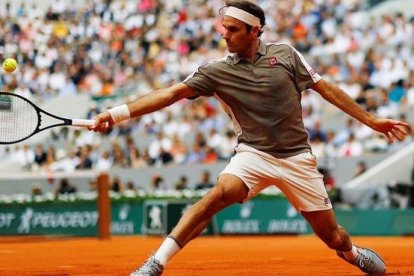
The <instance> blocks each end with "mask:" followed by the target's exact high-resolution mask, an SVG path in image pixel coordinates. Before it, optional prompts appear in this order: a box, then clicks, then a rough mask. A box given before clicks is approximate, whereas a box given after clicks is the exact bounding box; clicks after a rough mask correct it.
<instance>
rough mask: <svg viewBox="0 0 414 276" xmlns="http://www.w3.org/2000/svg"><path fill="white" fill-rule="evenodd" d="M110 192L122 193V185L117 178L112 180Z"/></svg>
mask: <svg viewBox="0 0 414 276" xmlns="http://www.w3.org/2000/svg"><path fill="white" fill-rule="evenodd" d="M110 190H111V191H112V192H114V193H122V192H123V191H124V185H123V183H122V180H121V179H120V178H119V177H114V178H113V179H112V182H111V187H110Z"/></svg>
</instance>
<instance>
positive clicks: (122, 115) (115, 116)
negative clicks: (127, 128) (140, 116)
mask: <svg viewBox="0 0 414 276" xmlns="http://www.w3.org/2000/svg"><path fill="white" fill-rule="evenodd" d="M107 111H108V112H109V114H110V115H111V118H112V120H113V121H114V122H115V124H116V123H119V122H122V121H125V120H128V119H130V118H131V113H129V108H128V106H127V105H126V104H123V105H119V106H116V107H114V108H111V109H108V110H107Z"/></svg>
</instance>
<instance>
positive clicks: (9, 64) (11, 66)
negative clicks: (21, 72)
mask: <svg viewBox="0 0 414 276" xmlns="http://www.w3.org/2000/svg"><path fill="white" fill-rule="evenodd" d="M16 68H17V61H16V60H15V59H14V58H7V59H6V60H5V61H4V62H3V69H4V71H6V72H8V73H12V72H13V71H14V70H16Z"/></svg>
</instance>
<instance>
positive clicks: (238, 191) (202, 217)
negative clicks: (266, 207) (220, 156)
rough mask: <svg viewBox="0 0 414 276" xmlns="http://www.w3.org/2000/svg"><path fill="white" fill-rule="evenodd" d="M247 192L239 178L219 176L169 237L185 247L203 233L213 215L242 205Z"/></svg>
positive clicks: (228, 175)
mask: <svg viewBox="0 0 414 276" xmlns="http://www.w3.org/2000/svg"><path fill="white" fill-rule="evenodd" d="M248 192H249V189H248V188H247V186H246V185H245V184H244V182H243V181H242V180H241V179H240V178H238V177H236V176H234V175H231V174H223V175H221V176H220V177H219V179H218V181H217V184H216V186H215V187H214V188H212V189H211V191H210V192H209V193H208V194H206V195H205V196H204V197H203V198H202V199H201V200H200V201H198V202H197V203H195V204H194V205H193V206H191V208H190V209H189V210H188V211H186V212H185V213H184V215H183V216H182V218H181V219H180V221H179V222H178V224H177V225H176V226H175V228H174V229H173V231H172V232H171V234H170V236H172V237H174V238H175V239H176V240H178V241H180V242H181V245H182V246H185V245H186V244H187V243H188V242H189V241H191V240H192V239H193V238H195V237H197V236H198V235H199V234H200V233H201V232H202V231H203V229H204V228H205V227H206V226H207V224H208V222H209V221H210V220H211V218H212V217H213V215H215V214H216V213H217V212H219V211H220V210H222V209H224V208H225V207H227V206H229V205H231V204H233V203H242V202H243V200H244V199H246V198H247V194H248Z"/></svg>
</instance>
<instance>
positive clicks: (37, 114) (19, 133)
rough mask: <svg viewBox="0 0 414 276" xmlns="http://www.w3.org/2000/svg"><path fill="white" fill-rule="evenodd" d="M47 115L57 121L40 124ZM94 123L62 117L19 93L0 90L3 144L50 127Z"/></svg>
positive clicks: (0, 141)
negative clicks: (47, 110)
mask: <svg viewBox="0 0 414 276" xmlns="http://www.w3.org/2000/svg"><path fill="white" fill-rule="evenodd" d="M47 117H51V118H54V121H56V120H57V122H53V123H51V124H47V125H42V121H43V123H44V122H45V121H47V120H45V119H46V118H47ZM94 123H95V121H94V120H84V119H67V118H62V117H59V116H56V115H53V114H50V113H49V112H46V111H44V110H42V109H41V108H40V107H38V106H36V105H35V104H34V103H32V102H31V101H29V100H28V99H26V98H24V97H22V96H20V95H17V94H13V93H8V92H0V144H3V145H5V144H14V143H18V142H21V141H23V140H26V139H28V138H29V137H31V136H33V135H35V134H36V133H38V132H40V131H43V130H45V129H48V128H51V127H57V126H79V127H89V126H92V125H93V124H94Z"/></svg>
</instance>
